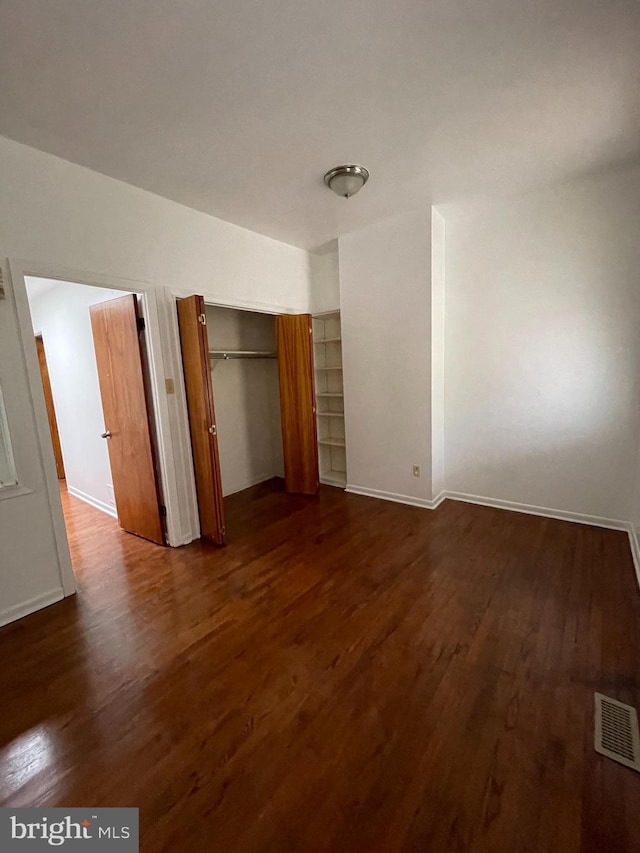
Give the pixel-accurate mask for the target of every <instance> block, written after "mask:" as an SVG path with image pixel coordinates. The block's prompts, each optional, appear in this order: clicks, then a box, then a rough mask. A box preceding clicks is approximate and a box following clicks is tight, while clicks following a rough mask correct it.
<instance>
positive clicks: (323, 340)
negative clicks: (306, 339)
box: [313, 338, 342, 344]
mask: <svg viewBox="0 0 640 853" xmlns="http://www.w3.org/2000/svg"><path fill="white" fill-rule="evenodd" d="M341 340H342V338H315V339H314V341H313V342H314V344H332V343H335V342H336V341H341Z"/></svg>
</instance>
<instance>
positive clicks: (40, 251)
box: [0, 138, 310, 311]
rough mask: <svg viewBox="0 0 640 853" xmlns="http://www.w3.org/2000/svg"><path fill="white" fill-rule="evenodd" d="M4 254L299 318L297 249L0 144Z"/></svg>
mask: <svg viewBox="0 0 640 853" xmlns="http://www.w3.org/2000/svg"><path fill="white" fill-rule="evenodd" d="M0 174H1V175H2V194H1V195H0V248H1V249H2V252H3V253H4V254H5V256H8V257H15V258H26V259H28V260H29V261H42V262H47V263H51V264H54V265H56V266H62V267H70V268H73V269H78V270H87V271H89V272H94V273H104V274H107V275H113V276H120V277H122V278H127V279H133V280H136V281H143V282H149V283H151V284H153V285H156V286H161V285H166V286H168V287H170V288H172V289H174V290H179V291H182V292H184V293H201V294H203V295H204V296H205V297H207V298H208V299H209V300H210V301H220V299H229V300H233V301H238V300H239V301H240V302H242V301H243V300H247V301H250V302H256V303H262V304H264V305H267V306H269V307H274V306H276V307H279V308H282V309H287V308H291V309H295V310H299V311H306V310H308V307H309V289H310V284H309V281H310V279H309V269H308V267H309V261H308V253H307V252H305V251H304V250H302V249H297V248H295V247H293V246H289V245H286V244H285V243H279V242H278V241H277V240H272V239H271V238H269V237H263V236H262V235H260V234H255V233H254V232H252V231H247V230H246V229H244V228H239V227H238V226H237V225H231V224H230V223H228V222H223V221H222V220H221V219H215V218H214V217H212V216H207V215H206V214H204V213H198V212H197V211H195V210H191V209H190V208H188V207H183V206H182V205H179V204H176V203H175V202H172V201H168V200H167V199H163V198H160V197H159V196H155V195H153V194H151V193H148V192H146V191H144V190H140V189H137V188H136V187H132V186H129V185H128V184H125V183H122V182H121V181H116V180H114V179H113V178H107V177H105V176H104V175H99V174H97V173H96V172H92V171H90V170H89V169H85V168H83V167H81V166H76V165H75V164H73V163H68V162H67V161H65V160H60V159H59V158H57V157H52V156H51V155H49V154H44V153H42V152H40V151H36V150H34V149H33V148H28V147H27V146H25V145H19V144H18V143H16V142H10V141H9V140H7V139H3V138H0Z"/></svg>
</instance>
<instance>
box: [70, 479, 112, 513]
mask: <svg viewBox="0 0 640 853" xmlns="http://www.w3.org/2000/svg"><path fill="white" fill-rule="evenodd" d="M67 491H68V492H69V494H70V495H73V496H74V498H78V499H79V500H81V501H84V502H85V503H86V504H89V506H92V507H94V508H95V509H99V510H101V511H102V512H106V513H107V515H110V516H111V517H112V518H117V517H118V513H117V512H116V508H115V507H113V506H111V504H107V503H104V501H99V500H98V499H97V498H93V497H91V495H88V494H86V492H81V491H80V489H76V487H75V486H70V485H69V484H68V483H67Z"/></svg>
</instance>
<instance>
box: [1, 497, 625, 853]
mask: <svg viewBox="0 0 640 853" xmlns="http://www.w3.org/2000/svg"><path fill="white" fill-rule="evenodd" d="M63 497H64V504H65V510H66V517H67V521H68V527H69V533H70V538H71V546H72V552H73V560H74V565H75V567H76V571H77V577H78V582H79V592H78V595H77V596H76V597H74V598H71V599H67V600H65V601H64V602H61V603H60V604H56V605H54V606H52V607H50V608H48V609H47V610H45V611H41V612H40V613H37V614H34V615H33V616H30V617H28V618H26V619H23V620H22V621H20V622H18V623H15V624H13V625H10V626H7V627H5V628H3V629H2V630H1V631H0V649H1V651H2V668H1V671H0V695H1V697H2V699H1V703H2V704H1V706H0V710H1V713H0V801H1V802H2V804H3V805H11V806H23V805H60V806H108V805H128V806H138V807H139V808H140V821H141V832H142V839H141V849H142V850H143V851H151V852H152V853H156V851H205V852H206V851H225V853H226V851H243V853H244V851H274V852H275V853H281V851H282V853H288V851H304V853H312V851H332V853H333V851H345V853H347V852H348V853H369V851H429V853H434V851H435V852H436V853H437V851H441V850H442V851H444V850H456V851H496V853H514V851H515V853H520V851H531V853H534V851H535V853H547V851H558V852H559V853H560V851H561V853H572V851H606V853H616V852H617V851H629V853H632V851H636V852H637V851H638V850H640V774H637V773H634V772H633V771H632V770H628V769H626V768H624V767H621V766H619V765H617V764H615V763H614V762H612V761H609V760H607V759H604V758H602V757H601V756H599V755H597V754H596V753H595V752H594V751H593V693H594V691H596V690H599V691H602V692H604V693H606V694H608V695H611V696H614V697H617V698H618V699H621V700H622V701H625V702H629V703H631V704H633V705H635V706H638V704H640V594H639V592H638V588H637V585H636V580H635V576H634V571H633V567H632V563H631V557H630V553H629V546H628V540H627V537H626V534H624V533H618V532H612V531H608V530H601V529H598V528H593V527H586V526H582V525H577V524H570V523H567V522H561V521H553V520H549V519H544V518H536V517H532V516H526V515H521V514H517V513H512V512H504V511H501V510H497V509H490V508H485V507H477V506H471V505H467V504H463V503H455V502H451V501H447V502H446V503H444V504H443V505H442V506H441V507H440V508H439V509H438V510H436V511H435V512H429V511H426V510H421V509H414V508H411V507H406V506H400V505H398V504H393V503H387V502H383V501H376V500H373V499H370V498H364V497H357V496H354V495H346V494H344V493H343V492H340V491H338V490H335V489H330V488H323V490H322V492H321V495H320V497H319V499H314V498H296V497H288V496H286V495H284V494H283V493H282V492H281V487H280V485H279V484H278V482H277V481H273V482H271V483H269V484H263V485H262V486H257V487H255V488H253V489H250V490H248V491H247V492H244V493H241V494H239V495H236V496H233V497H232V498H229V499H227V501H226V509H227V528H228V538H229V543H230V544H229V545H228V546H227V547H226V548H225V549H222V550H218V549H216V548H215V547H214V546H209V545H204V544H200V543H196V544H193V545H190V546H188V547H186V548H181V549H168V548H160V547H158V546H154V545H152V544H150V543H147V542H145V541H143V540H141V539H137V538H135V537H134V536H130V535H128V534H126V533H122V532H121V531H120V530H119V529H118V527H117V525H116V524H115V522H113V521H112V520H111V519H110V518H108V517H107V516H105V515H104V514H102V513H100V512H99V511H97V510H94V509H92V508H90V507H88V506H86V505H85V504H83V503H81V502H80V501H78V500H76V499H74V498H72V497H69V496H68V495H66V494H64V496H63Z"/></svg>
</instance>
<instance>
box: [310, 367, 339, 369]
mask: <svg viewBox="0 0 640 853" xmlns="http://www.w3.org/2000/svg"><path fill="white" fill-rule="evenodd" d="M316 370H342V367H316Z"/></svg>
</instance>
